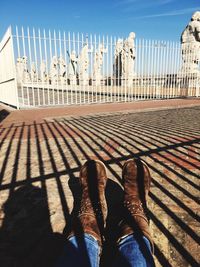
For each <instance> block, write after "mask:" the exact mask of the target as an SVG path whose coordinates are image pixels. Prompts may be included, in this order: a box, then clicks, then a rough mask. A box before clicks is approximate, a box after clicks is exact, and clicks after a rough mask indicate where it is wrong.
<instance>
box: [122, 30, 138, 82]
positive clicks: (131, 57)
mask: <svg viewBox="0 0 200 267" xmlns="http://www.w3.org/2000/svg"><path fill="white" fill-rule="evenodd" d="M134 41H135V33H134V32H131V33H130V34H129V36H128V38H127V39H126V40H125V41H124V43H123V50H122V80H123V81H124V82H125V85H128V86H131V85H132V83H133V77H134V75H135V72H134V61H135V44H134Z"/></svg>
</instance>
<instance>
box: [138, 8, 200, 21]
mask: <svg viewBox="0 0 200 267" xmlns="http://www.w3.org/2000/svg"><path fill="white" fill-rule="evenodd" d="M197 10H200V6H198V7H192V8H184V9H179V10H172V11H170V12H166V13H159V14H152V15H147V16H140V17H135V18H137V19H139V18H140V19H141V18H142V19H143V18H145V19H148V18H149V19H150V18H157V17H169V16H179V15H185V14H189V13H191V12H195V11H197Z"/></svg>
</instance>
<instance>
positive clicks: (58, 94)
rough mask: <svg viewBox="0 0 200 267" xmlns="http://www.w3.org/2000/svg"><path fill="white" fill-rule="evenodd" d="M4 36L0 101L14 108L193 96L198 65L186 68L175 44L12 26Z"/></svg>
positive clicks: (186, 61)
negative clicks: (4, 94)
mask: <svg viewBox="0 0 200 267" xmlns="http://www.w3.org/2000/svg"><path fill="white" fill-rule="evenodd" d="M8 36H9V40H10V41H9V42H6V41H2V42H1V47H4V49H3V48H2V52H1V53H0V56H1V58H4V59H3V60H0V75H1V77H2V78H0V81H1V85H0V86H1V87H0V90H1V91H0V92H2V91H3V92H4V93H5V91H6V92H8V93H6V97H5V96H4V97H1V96H0V101H2V102H6V103H9V104H13V105H16V106H18V105H19V107H20V108H28V107H38V106H54V105H72V104H91V103H105V102H121V101H125V102H127V101H134V100H140V99H161V98H175V97H180V96H182V97H186V96H196V97H197V96H199V83H200V75H199V73H200V70H199V64H198V62H197V63H195V64H196V65H195V66H193V70H192V71H191V68H188V66H189V65H190V63H191V62H192V57H193V56H192V54H191V53H189V52H188V53H185V56H184V57H183V49H182V47H181V45H180V44H179V43H175V42H166V41H154V40H138V39H135V36H134V33H130V35H129V36H128V37H127V38H125V39H123V38H116V37H111V36H110V37H108V36H97V35H83V34H79V33H78V34H74V33H70V32H62V33H61V32H60V31H59V32H56V31H53V32H52V31H50V30H49V31H45V30H42V31H41V30H35V29H31V30H30V29H29V28H27V29H26V30H24V28H21V29H18V28H17V27H16V29H15V32H13V34H12V35H11V32H10V34H9V35H8V34H7V37H8ZM4 40H6V38H5V37H4ZM3 43H5V44H4V45H3ZM189 49H190V48H189V47H188V51H189ZM185 51H186V49H185ZM8 55H10V56H8ZM13 62H14V63H13ZM5 64H6V67H4V65H5ZM191 64H192V63H191ZM6 73H7V74H6ZM8 73H9V75H8ZM6 75H7V76H6ZM8 78H9V79H8ZM12 79H13V80H12ZM11 80H12V82H13V83H12V86H10V83H11ZM14 87H15V88H14ZM14 89H15V94H14V93H13V94H12V96H11V95H10V94H11V91H12V92H14ZM10 97H11V98H12V100H10V99H11V98H10ZM14 99H15V100H14ZM11 102H12V103H11Z"/></svg>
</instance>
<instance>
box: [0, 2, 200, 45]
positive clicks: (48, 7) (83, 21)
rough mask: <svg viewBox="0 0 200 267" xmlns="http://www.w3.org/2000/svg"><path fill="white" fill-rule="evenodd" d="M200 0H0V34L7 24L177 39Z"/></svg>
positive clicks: (0, 35) (199, 8) (122, 35)
mask: <svg viewBox="0 0 200 267" xmlns="http://www.w3.org/2000/svg"><path fill="white" fill-rule="evenodd" d="M196 10H200V0H99V1H94V0H74V1H72V0H70V1H69V0H58V1H52V0H34V1H33V0H0V38H1V37H2V35H3V33H4V32H5V30H6V28H7V27H8V26H9V25H13V26H15V25H18V26H24V27H26V26H29V27H35V28H41V29H43V28H45V29H55V30H66V31H72V32H81V33H96V34H105V35H113V36H116V37H126V36H127V35H128V33H129V32H131V31H134V32H135V33H136V37H138V38H144V39H156V40H172V41H178V40H179V39H180V35H181V32H182V31H183V29H184V28H185V26H186V25H187V23H188V22H189V20H190V18H191V15H192V14H193V12H194V11H196Z"/></svg>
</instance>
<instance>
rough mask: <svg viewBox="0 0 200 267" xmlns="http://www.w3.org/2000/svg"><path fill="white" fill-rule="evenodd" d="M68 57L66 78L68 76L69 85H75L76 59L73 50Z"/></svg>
mask: <svg viewBox="0 0 200 267" xmlns="http://www.w3.org/2000/svg"><path fill="white" fill-rule="evenodd" d="M68 55H69V59H70V63H69V69H68V76H69V80H70V84H72V85H76V78H77V62H78V58H77V56H76V52H75V51H74V50H73V51H72V52H71V54H69V52H68Z"/></svg>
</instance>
